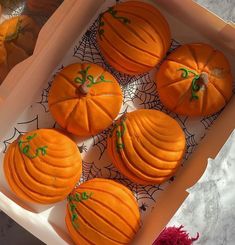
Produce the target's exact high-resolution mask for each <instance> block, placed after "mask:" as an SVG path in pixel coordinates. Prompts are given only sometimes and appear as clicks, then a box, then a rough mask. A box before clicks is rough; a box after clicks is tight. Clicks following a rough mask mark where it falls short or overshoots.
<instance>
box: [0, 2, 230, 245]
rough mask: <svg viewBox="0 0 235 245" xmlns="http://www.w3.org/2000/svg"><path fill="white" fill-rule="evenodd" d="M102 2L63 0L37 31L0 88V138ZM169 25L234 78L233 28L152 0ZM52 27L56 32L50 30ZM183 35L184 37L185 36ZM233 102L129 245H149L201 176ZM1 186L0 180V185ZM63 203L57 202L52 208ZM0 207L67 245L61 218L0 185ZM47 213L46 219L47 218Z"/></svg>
mask: <svg viewBox="0 0 235 245" xmlns="http://www.w3.org/2000/svg"><path fill="white" fill-rule="evenodd" d="M104 2H105V0H96V1H93V0H86V1H83V0H65V1H64V3H63V4H62V5H61V6H60V7H59V9H58V10H57V11H56V12H55V13H54V15H53V16H52V17H51V18H50V19H49V21H48V22H47V23H46V25H45V26H44V27H43V29H42V30H41V32H40V35H39V38H38V42H37V45H36V48H35V51H34V54H33V55H32V56H31V57H30V58H28V59H27V60H25V61H24V62H22V63H20V64H18V65H17V66H16V67H15V68H14V69H12V71H11V72H10V73H9V75H8V76H7V78H6V79H5V81H4V82H3V84H2V85H1V86H0V140H1V139H2V138H3V137H4V134H5V132H6V131H7V129H8V128H9V127H10V125H12V124H13V123H14V122H15V121H16V120H17V118H18V117H19V115H20V114H21V113H22V112H23V111H24V109H25V108H27V107H28V106H29V105H30V104H31V103H32V101H33V99H34V97H35V95H36V94H37V92H38V91H39V90H41V89H42V87H43V85H45V82H47V80H48V77H50V75H51V73H52V71H53V70H54V69H55V67H56V66H57V65H58V64H59V62H60V61H61V60H62V58H63V57H64V55H65V54H66V52H67V50H68V49H69V48H70V46H71V45H72V43H73V41H74V40H75V39H76V38H77V37H78V36H80V35H81V34H82V33H83V31H84V30H85V29H86V27H87V25H88V24H89V23H90V21H91V20H92V18H93V16H94V15H95V13H96V12H97V11H99V7H100V6H101V5H102V4H103V3H104ZM154 2H155V3H156V6H157V7H158V8H159V9H160V10H161V11H162V12H163V14H164V15H165V17H166V18H167V20H168V22H169V23H170V26H171V30H172V36H173V37H174V38H176V39H177V40H184V42H192V40H193V41H194V42H197V41H199V40H200V41H202V40H204V41H205V42H207V43H211V44H212V45H213V46H215V47H217V48H219V49H220V50H222V51H223V52H224V53H225V54H226V56H227V57H228V58H229V60H230V63H231V65H232V71H233V74H234V78H235V45H234V43H235V28H233V27H232V25H230V24H227V23H225V22H224V21H223V20H221V19H220V18H218V17H217V16H215V15H213V14H212V13H211V12H209V11H207V10H205V9H204V8H202V7H200V6H199V5H197V4H196V3H194V2H193V1H191V0H184V1H180V0H171V1H164V0H156V1H154ZM55 27H56V28H55ZM188 33H190V38H189V35H188ZM234 112H235V98H234V96H233V98H232V99H231V101H230V102H229V104H228V105H227V106H226V107H225V109H224V110H223V112H222V113H221V115H220V116H219V118H218V119H217V120H216V122H215V123H214V124H213V126H212V127H211V128H210V130H209V131H208V132H207V134H206V136H205V137H204V139H203V140H202V141H201V143H200V145H199V146H198V147H197V149H196V150H195V151H194V153H193V154H192V155H191V157H190V158H189V159H188V160H187V162H186V163H185V167H184V168H182V169H181V171H180V172H179V173H178V175H177V178H176V180H175V181H174V184H172V185H170V186H169V187H168V188H167V190H165V191H164V192H163V193H162V195H160V196H159V198H158V200H157V203H156V207H155V208H154V209H153V210H152V212H151V214H150V215H149V216H148V217H147V218H146V220H145V222H144V224H143V226H142V228H141V230H140V231H139V233H138V234H137V236H136V238H135V240H134V241H133V244H137V245H139V244H140V245H143V244H146V245H148V244H152V242H153V240H154V239H155V238H156V237H157V235H158V234H159V233H160V231H161V230H162V228H164V226H165V225H166V224H167V223H168V221H169V220H170V219H171V217H172V216H173V215H174V213H175V212H176V211H177V209H178V208H179V207H180V205H181V204H182V202H183V201H184V200H185V198H186V197H187V195H188V193H187V189H188V188H189V187H191V186H192V185H194V184H195V183H196V182H197V180H198V179H199V178H200V176H201V175H202V173H203V172H204V170H205V168H206V165H207V160H208V158H214V157H215V156H216V154H217V153H218V152H219V150H220V149H221V147H222V146H223V144H224V142H225V141H226V140H227V138H228V137H229V135H230V134H231V132H232V131H233V129H234V128H235V121H234V120H233V115H234ZM0 184H1V182H0ZM60 205H63V203H59V204H57V205H56V206H57V207H58V208H60V207H59V206H60ZM0 209H2V210H3V211H4V212H5V213H6V214H7V215H9V216H10V217H11V218H13V219H14V220H15V221H16V222H18V223H19V224H20V225H22V226H23V227H24V228H26V229H27V230H28V231H30V232H31V233H32V234H34V235H35V236H37V237H38V238H39V239H41V240H42V241H43V242H45V243H46V244H53V245H54V244H58V245H59V244H72V242H71V239H70V238H69V236H68V234H67V232H66V231H65V230H64V229H62V228H61V227H58V226H57V221H58V219H59V218H60V219H61V217H62V216H61V214H57V213H56V212H54V213H53V212H51V209H42V210H41V211H40V212H38V213H36V212H32V211H31V209H30V208H29V207H28V206H27V205H25V206H23V205H22V204H20V205H19V204H18V200H17V199H15V197H14V196H13V195H12V194H11V193H10V192H9V191H8V190H6V189H5V187H4V186H3V185H0ZM55 210H56V209H55ZM49 215H50V218H49Z"/></svg>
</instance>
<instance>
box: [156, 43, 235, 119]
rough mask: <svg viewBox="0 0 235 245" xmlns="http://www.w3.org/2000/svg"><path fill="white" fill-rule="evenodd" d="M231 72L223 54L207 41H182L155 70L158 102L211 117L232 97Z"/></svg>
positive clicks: (193, 113)
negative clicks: (193, 42)
mask: <svg viewBox="0 0 235 245" xmlns="http://www.w3.org/2000/svg"><path fill="white" fill-rule="evenodd" d="M232 80H233V78H232V74H231V69H230V64H229V62H228V60H227V59H226V57H225V56H224V54H223V53H222V52H220V51H218V50H215V49H214V48H213V47H211V46H210V45H208V44H203V43H198V44H185V45H182V46H180V47H179V48H177V49H176V50H175V51H174V52H172V53H171V54H170V55H169V56H168V57H167V59H166V60H165V61H164V62H163V63H162V65H161V66H160V69H159V70H158V72H157V73H156V85H157V90H158V93H159V97H160V100H161V102H162V103H163V104H164V105H165V106H166V107H167V108H169V109H170V110H171V111H173V112H175V113H178V114H181V115H187V116H210V115H212V114H213V113H216V112H218V111H219V110H221V109H222V108H223V107H224V106H225V105H226V103H227V102H228V101H229V99H230V98H231V96H232Z"/></svg>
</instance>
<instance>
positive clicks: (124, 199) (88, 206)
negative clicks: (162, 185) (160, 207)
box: [65, 179, 140, 245]
mask: <svg viewBox="0 0 235 245" xmlns="http://www.w3.org/2000/svg"><path fill="white" fill-rule="evenodd" d="M65 220H66V225H67V228H68V231H69V233H70V235H71V238H72V239H73V241H74V242H75V244H79V245H80V244H81V245H83V244H96V245H99V244H102V245H118V244H129V243H130V242H131V240H132V239H133V237H134V236H135V234H136V232H137V231H138V229H139V226H140V213H139V208H138V205H137V202H136V200H135V198H134V195H133V193H132V192H131V191H130V190H129V189H127V188H126V187H125V186H123V185H121V184H119V183H116V182H114V181H113V180H108V179H92V180H89V181H87V182H85V183H83V184H81V185H80V186H78V187H77V188H76V189H74V190H73V191H72V193H71V194H70V195H69V196H68V204H67V214H66V218H65Z"/></svg>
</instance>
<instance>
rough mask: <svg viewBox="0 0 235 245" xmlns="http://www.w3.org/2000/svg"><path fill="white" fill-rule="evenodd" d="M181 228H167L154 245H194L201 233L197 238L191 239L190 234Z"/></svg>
mask: <svg viewBox="0 0 235 245" xmlns="http://www.w3.org/2000/svg"><path fill="white" fill-rule="evenodd" d="M182 228H183V226H182V225H181V226H180V227H167V228H165V229H164V230H163V231H162V232H161V233H160V235H159V237H158V238H157V239H156V240H155V242H154V243H153V245H192V244H193V242H194V241H197V240H198V238H199V233H197V236H196V237H195V238H190V237H189V234H188V233H187V232H186V231H185V230H182Z"/></svg>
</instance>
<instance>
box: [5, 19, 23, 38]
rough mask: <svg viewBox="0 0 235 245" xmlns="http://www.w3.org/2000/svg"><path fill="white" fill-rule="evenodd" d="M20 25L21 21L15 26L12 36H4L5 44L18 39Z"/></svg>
mask: <svg viewBox="0 0 235 245" xmlns="http://www.w3.org/2000/svg"><path fill="white" fill-rule="evenodd" d="M21 23H22V20H18V22H17V24H16V31H15V32H14V33H13V34H12V35H9V36H6V37H5V41H6V42H10V41H12V40H15V39H17V38H18V36H19V34H20V32H21V30H22V28H21Z"/></svg>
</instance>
